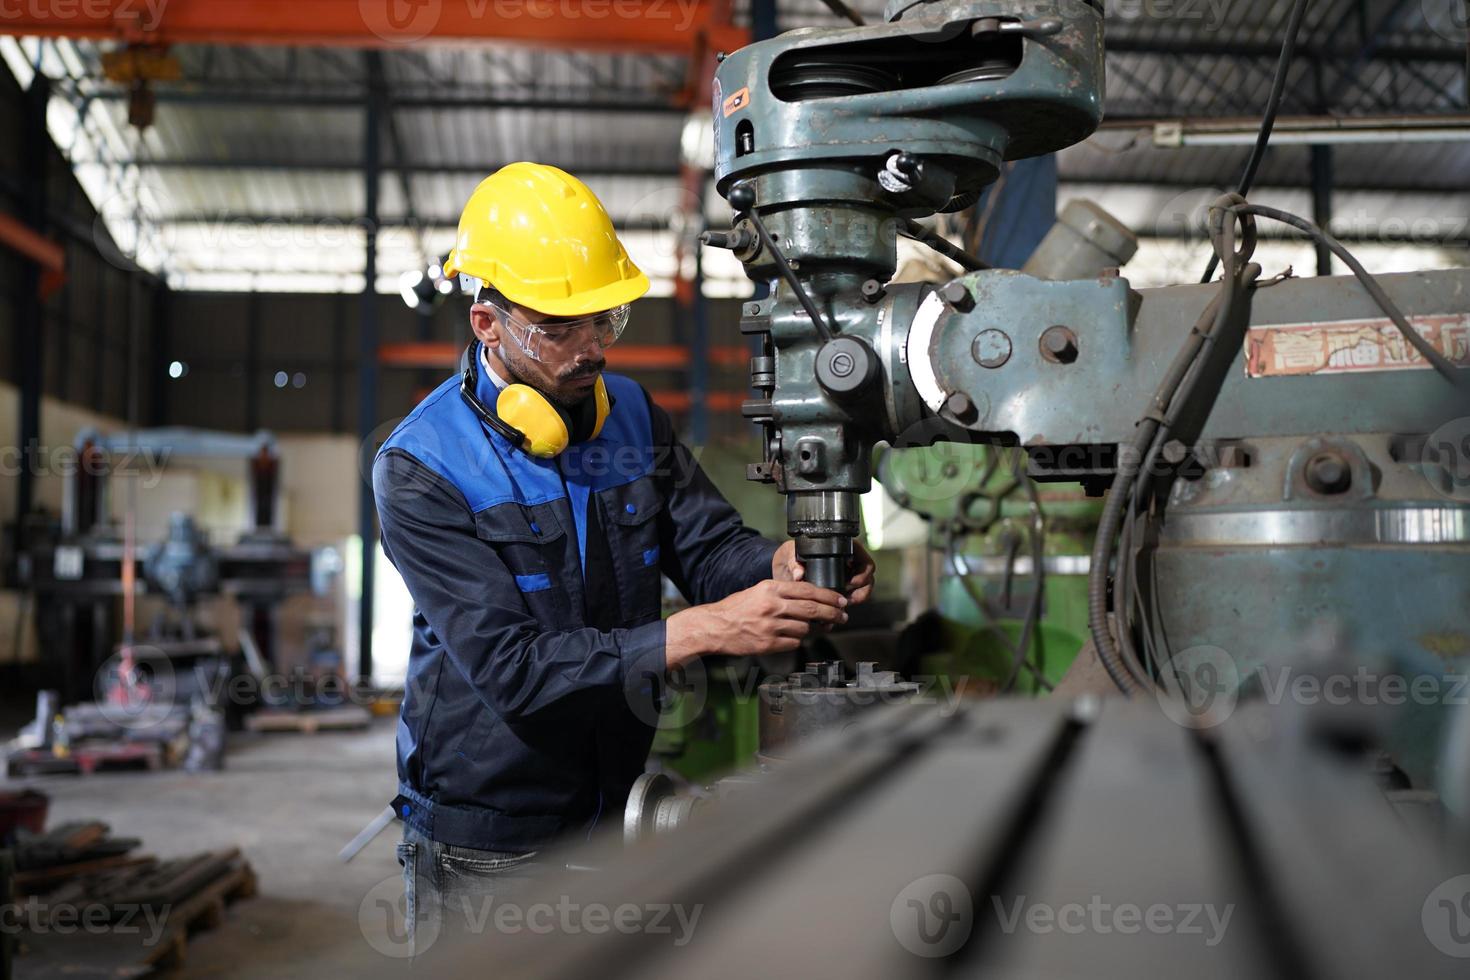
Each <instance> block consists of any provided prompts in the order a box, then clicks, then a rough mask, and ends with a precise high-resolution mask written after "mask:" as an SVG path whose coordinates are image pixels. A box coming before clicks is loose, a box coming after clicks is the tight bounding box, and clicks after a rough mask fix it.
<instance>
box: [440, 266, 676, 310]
mask: <svg viewBox="0 0 1470 980" xmlns="http://www.w3.org/2000/svg"><path fill="white" fill-rule="evenodd" d="M456 259H457V256H450V260H449V261H448V262H446V263H445V265H444V271H445V274H446V275H458V274H459V273H460V272H462V271H468V270H462V269H460V268H459V267H458V266H457V265H456V264H455V263H456ZM629 264H630V265H631V264H632V263H629ZM635 272H636V274H635V275H633V276H631V277H630V278H627V279H619V280H618V281H616V282H610V283H608V284H607V285H606V286H600V287H598V288H597V289H589V290H585V291H583V292H580V293H576V294H575V295H572V296H567V297H564V298H560V299H552V298H549V297H545V296H531V295H528V294H526V293H521V292H520V291H519V290H515V291H512V289H507V288H505V287H503V286H501V285H498V284H496V283H490V285H492V286H495V288H496V289H497V290H499V292H500V294H501V295H502V296H504V297H505V298H506V299H508V300H510V301H511V302H512V303H515V304H516V305H517V306H523V307H525V308H526V309H528V310H535V311H536V312H537V313H544V314H546V315H547V316H586V315H588V314H592V313H601V312H602V311H604V310H610V309H612V308H614V307H617V306H622V305H624V304H626V303H631V302H633V301H634V300H635V299H638V298H640V297H641V296H643V294H644V293H646V292H648V287H649V282H648V276H646V275H644V274H643V272H642V270H635ZM469 274H470V275H474V273H473V272H469ZM518 293H519V295H517V294H518Z"/></svg>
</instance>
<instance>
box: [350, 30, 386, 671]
mask: <svg viewBox="0 0 1470 980" xmlns="http://www.w3.org/2000/svg"><path fill="white" fill-rule="evenodd" d="M364 57H365V58H366V61H367V73H368V101H367V112H366V118H365V119H364V125H363V143H364V146H363V155H362V159H363V180H364V182H365V185H366V186H365V187H364V195H363V196H364V200H365V202H366V206H365V207H364V213H363V231H364V232H365V238H366V247H365V248H364V249H363V270H362V272H363V284H362V306H361V313H360V322H359V325H358V332H357V379H358V380H357V438H358V442H359V445H360V447H361V448H360V452H362V453H365V454H366V453H371V452H373V450H374V449H375V448H376V447H374V446H371V445H369V441H370V440H371V439H372V438H373V429H374V428H375V427H376V426H377V422H378V293H377V280H378V182H379V178H380V177H381V176H382V158H381V155H380V152H379V145H378V143H379V133H380V130H381V127H382V116H383V105H384V102H385V85H384V82H383V62H382V58H381V56H380V55H379V54H378V53H377V52H376V51H369V52H367V53H366V54H365V55H364ZM377 522H378V514H377V508H376V506H375V505H374V503H373V484H372V472H371V470H370V469H369V470H368V471H367V472H365V473H364V474H363V484H362V489H361V491H360V492H359V494H358V510H357V533H358V537H359V538H360V539H361V541H362V597H361V599H360V600H359V602H358V606H357V643H358V655H357V674H358V677H359V679H361V680H362V681H364V682H368V681H371V680H372V676H373V578H374V576H373V571H374V566H375V564H376V561H377V555H378V523H377Z"/></svg>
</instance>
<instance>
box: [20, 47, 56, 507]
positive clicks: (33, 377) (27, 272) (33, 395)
mask: <svg viewBox="0 0 1470 980" xmlns="http://www.w3.org/2000/svg"><path fill="white" fill-rule="evenodd" d="M50 101H51V79H49V78H47V77H46V76H45V75H44V74H42V73H41V72H36V76H35V78H34V79H33V80H32V81H31V87H30V88H29V89H27V90H26V94H25V107H24V112H23V114H22V118H21V124H20V127H19V129H20V133H19V134H18V135H19V136H20V145H21V147H22V148H23V149H22V152H23V153H24V155H25V160H24V167H25V178H24V184H23V185H22V186H24V187H25V190H26V203H25V205H24V210H23V212H22V214H23V218H24V220H25V222H26V224H27V225H29V226H30V227H31V229H32V230H34V231H36V232H38V233H39V234H42V235H44V234H45V233H46V156H47V153H48V152H49V150H50V147H51V136H50V134H49V133H48V132H47V130H46V105H47V103H49V102H50ZM16 312H17V314H18V315H17V317H16V321H15V338H14V343H13V345H12V346H13V356H14V357H15V362H14V363H15V382H16V387H18V388H19V389H20V424H19V426H18V428H17V431H16V440H17V441H16V445H17V446H19V447H20V452H21V459H22V461H23V464H22V465H21V467H20V474H19V483H18V485H17V487H16V495H15V519H16V526H17V527H18V528H19V527H23V526H24V520H25V517H26V515H27V514H29V513H30V512H31V508H32V507H33V506H34V503H35V483H36V474H35V472H34V471H33V470H32V468H31V455H30V453H31V447H32V446H37V445H39V443H40V441H41V387H42V385H43V384H44V383H45V350H46V337H45V329H46V309H45V307H44V305H43V304H42V302H41V267H40V265H38V264H37V263H36V262H34V261H30V260H25V261H23V262H22V272H21V277H20V299H19V302H18V303H17V310H16Z"/></svg>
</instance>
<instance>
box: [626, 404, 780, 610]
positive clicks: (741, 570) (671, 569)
mask: <svg viewBox="0 0 1470 980" xmlns="http://www.w3.org/2000/svg"><path fill="white" fill-rule="evenodd" d="M645 395H646V393H645ZM648 410H649V413H650V415H651V416H652V418H653V443H654V451H655V454H654V472H655V474H656V475H657V478H658V480H659V484H660V486H659V489H660V490H661V491H662V493H663V497H664V501H665V504H664V511H663V513H662V514H661V515H660V516H659V520H660V522H661V524H660V527H659V539H660V540H659V550H660V554H661V555H662V556H663V557H662V560H661V561H660V562H659V565H660V570H661V571H662V572H663V573H664V574H665V575H667V576H668V577H669V580H670V581H672V582H673V583H674V584H675V585H676V586H678V588H679V591H680V592H682V593H684V596H685V598H687V599H688V600H689V601H690V602H692V603H694V604H695V605H701V604H703V603H706V602H718V601H719V600H721V599H723V598H725V597H726V596H728V595H730V594H731V593H734V592H739V591H741V590H742V589H748V588H750V587H751V586H753V585H755V584H756V583H757V582H760V581H763V580H765V579H768V578H770V577H771V557H772V556H773V555H774V554H775V553H776V549H777V548H778V547H780V545H778V544H777V543H776V542H775V541H772V540H770V539H769V538H764V537H762V536H761V535H760V534H759V533H757V532H756V531H755V530H754V529H753V528H749V527H746V526H745V524H744V523H742V522H741V520H740V515H739V513H737V512H736V510H735V508H734V507H731V506H730V502H729V501H728V500H726V499H725V498H724V495H722V494H721V493H720V491H719V490H718V489H716V487H715V485H714V483H712V482H711V481H710V478H709V477H708V476H707V475H706V474H705V472H704V470H703V469H701V468H700V466H699V463H698V462H696V461H695V459H694V455H693V454H692V453H691V452H690V451H689V448H688V447H687V446H685V445H684V444H683V443H682V442H680V441H679V439H678V437H677V436H675V435H674V426H673V423H672V422H671V421H670V420H669V416H668V413H667V412H665V411H664V410H663V409H661V408H659V407H658V406H657V405H655V404H653V401H652V400H651V399H650V400H649V403H648Z"/></svg>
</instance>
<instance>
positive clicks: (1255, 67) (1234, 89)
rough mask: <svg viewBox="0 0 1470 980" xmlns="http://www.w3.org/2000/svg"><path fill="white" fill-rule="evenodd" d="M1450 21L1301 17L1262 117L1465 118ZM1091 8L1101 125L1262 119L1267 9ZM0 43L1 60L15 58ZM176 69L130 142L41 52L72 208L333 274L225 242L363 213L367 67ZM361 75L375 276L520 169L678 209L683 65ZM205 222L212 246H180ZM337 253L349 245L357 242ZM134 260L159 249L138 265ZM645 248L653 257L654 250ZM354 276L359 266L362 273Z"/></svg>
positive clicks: (1150, 162)
mask: <svg viewBox="0 0 1470 980" xmlns="http://www.w3.org/2000/svg"><path fill="white" fill-rule="evenodd" d="M1453 3H1454V0H1422V2H1407V3H1406V2H1404V0H1317V2H1316V3H1314V4H1313V5H1312V7H1311V8H1309V13H1308V17H1307V19H1306V21H1305V26H1304V29H1303V31H1302V35H1301V38H1300V42H1299V53H1298V59H1297V61H1296V63H1295V64H1294V67H1293V71H1292V74H1291V84H1290V85H1289V86H1288V97H1287V100H1286V102H1285V105H1284V108H1283V111H1284V112H1286V113H1296V114H1320V113H1339V114H1368V113H1384V112H1389V111H1412V112H1421V113H1432V112H1442V111H1458V112H1464V111H1465V102H1466V85H1465V67H1464V44H1465V39H1466V37H1465V36H1466V30H1465V28H1464V26H1463V24H1459V25H1457V24H1455V23H1454V22H1453V21H1452V20H1451V19H1449V10H1450V7H1451V5H1452V4H1453ZM779 6H780V21H781V26H782V27H784V28H790V27H797V26H804V25H828V26H831V25H837V24H839V23H840V20H839V19H838V18H837V17H836V16H835V15H834V14H833V13H832V12H831V11H830V10H829V9H828V8H827V7H826V6H825V5H824V4H823V3H822V2H821V0H780V4H779ZM852 6H853V7H854V8H855V9H857V10H858V11H860V12H861V13H862V14H863V15H864V16H865V17H867V18H868V19H869V21H870V22H871V21H877V20H879V19H881V15H882V9H883V0H858V2H856V3H853V4H852ZM1106 7H1107V15H1108V19H1107V32H1108V33H1107V36H1108V45H1109V49H1108V56H1107V65H1106V69H1107V97H1106V105H1107V109H1108V114H1109V118H1110V120H1118V119H1123V118H1125V117H1126V118H1140V117H1166V118H1176V117H1221V116H1231V117H1242V118H1247V119H1248V118H1251V117H1254V115H1255V114H1256V113H1258V112H1259V111H1260V109H1261V107H1262V105H1263V104H1264V102H1265V99H1266V93H1267V90H1268V88H1269V85H1270V81H1271V75H1272V71H1273V68H1274V65H1275V61H1276V51H1277V48H1278V46H1279V44H1280V40H1281V32H1282V28H1283V24H1284V22H1285V20H1286V17H1287V13H1288V10H1289V9H1290V3H1289V2H1288V0H1233V2H1229V3H1228V4H1227V3H1226V0H1114V2H1112V3H1107V4H1106ZM1441 7H1443V8H1444V10H1443V12H1441V10H1440V8H1441ZM735 11H736V13H735V16H736V19H737V21H739V22H748V18H749V0H738V2H737V3H736V6H735ZM0 43H3V44H5V45H9V46H10V47H11V48H14V46H15V45H16V42H15V41H14V40H12V39H5V40H4V41H3V42H0ZM176 53H177V54H178V56H179V58H180V60H181V63H182V67H183V72H184V76H185V81H184V82H183V83H180V84H176V85H168V86H160V93H161V95H160V101H159V105H158V109H157V114H156V120H155V123H154V125H153V127H152V128H151V129H149V130H148V131H147V132H146V134H145V135H144V136H143V137H142V138H141V139H140V138H139V137H138V136H137V134H136V133H135V132H133V131H132V130H130V128H129V127H128V126H127V123H126V103H125V101H124V100H122V99H121V98H120V94H119V93H118V92H117V91H116V89H115V88H114V87H112V86H109V85H107V84H106V83H104V82H102V81H101V80H100V79H101V70H100V63H99V48H98V46H97V45H94V44H88V43H75V44H74V43H71V42H58V43H56V44H55V45H54V46H51V45H48V48H47V49H46V50H45V51H44V52H43V54H44V57H43V67H44V70H46V71H47V73H48V74H51V75H53V76H60V77H62V78H63V81H62V83H61V84H60V86H59V87H60V89H61V90H62V91H63V93H66V95H67V97H68V98H69V99H70V100H71V102H72V104H73V105H74V106H79V107H82V112H81V114H80V116H79V115H78V113H77V112H76V110H75V109H72V110H71V114H70V116H68V112H67V107H66V106H65V105H62V106H61V107H60V108H57V107H53V112H52V117H53V127H52V128H53V132H54V133H56V134H57V136H58V141H59V142H60V143H61V144H62V145H63V147H65V148H69V149H70V151H71V153H72V157H73V159H74V160H75V161H77V167H78V173H79V175H80V176H81V178H82V181H83V184H84V186H86V187H87V188H88V189H89V193H91V194H92V195H93V196H94V199H96V200H98V201H99V203H104V204H106V205H108V206H107V207H104V208H103V210H104V213H105V214H108V215H110V216H114V217H112V218H110V219H109V220H116V221H117V222H119V223H120V225H126V224H128V223H129V222H131V223H133V224H138V222H139V219H140V218H141V219H142V221H143V222H144V223H148V222H152V223H153V224H155V225H159V226H168V225H172V224H183V225H185V226H186V227H185V228H184V229H183V230H182V231H180V232H179V233H177V234H175V233H173V232H172V231H171V230H169V229H164V230H160V229H159V228H157V227H155V228H152V229H142V230H141V231H140V230H139V228H132V229H129V228H126V227H119V228H116V229H113V230H114V234H115V237H117V238H118V239H119V241H120V242H128V241H133V242H135V243H136V244H137V245H138V247H142V248H145V252H146V253H147V254H143V255H140V256H139V259H140V261H142V262H143V263H144V264H145V265H150V264H151V266H152V267H154V268H161V269H163V270H164V271H165V272H167V273H168V274H170V275H171V276H173V278H174V279H175V281H177V282H181V283H183V282H190V281H194V282H197V281H199V280H198V279H197V278H194V279H191V278H190V273H189V270H196V269H202V268H208V269H211V270H216V271H218V270H224V269H229V268H231V267H233V268H243V269H259V270H262V271H267V270H268V271H271V272H272V273H279V272H280V271H281V269H282V267H290V268H297V269H307V268H310V263H312V262H317V261H322V262H326V264H328V265H331V266H332V268H333V269H336V266H337V264H338V263H337V260H336V259H335V258H334V259H332V260H331V261H330V262H327V261H326V260H321V259H319V258H317V257H318V256H320V255H321V254H322V250H321V248H320V247H319V246H318V245H316V244H314V243H310V242H308V243H303V242H300V241H295V242H293V241H288V242H286V243H285V244H278V245H277V246H275V247H268V246H259V245H254V246H251V245H248V244H247V245H242V246H239V247H236V246H235V245H234V244H232V243H236V242H246V243H249V242H250V241H251V240H252V235H251V234H247V232H246V227H247V226H248V225H250V224H252V223H260V221H261V219H268V220H265V221H264V223H265V224H266V225H269V226H272V227H271V228H266V229H263V230H262V231H261V233H260V234H257V235H254V236H253V237H254V239H255V240H257V241H260V240H265V239H266V238H267V237H268V236H267V235H266V234H265V232H270V231H275V232H279V230H280V228H281V227H283V226H285V225H287V224H289V223H291V222H297V223H302V224H319V225H321V226H322V227H323V229H324V234H326V235H327V236H328V237H330V236H331V234H333V233H334V232H335V231H336V230H337V229H339V228H344V227H347V226H349V225H353V223H354V219H355V217H356V216H358V215H360V214H361V213H362V210H363V207H364V202H365V191H364V187H363V181H362V180H361V177H360V175H359V174H358V172H357V171H355V170H354V169H353V168H354V167H355V166H356V163H357V161H359V160H360V159H361V157H362V155H363V147H362V143H363V138H364V113H363V110H362V103H363V99H364V98H365V95H366V92H367V84H368V81H367V80H368V71H367V68H366V64H367V58H368V57H369V56H367V55H365V54H364V53H363V52H360V51H353V50H345V49H331V50H328V49H299V48H297V49H293V48H231V47H191V46H184V47H180V48H178V49H177V52H176ZM373 57H378V58H380V59H381V65H382V75H383V80H384V85H385V87H386V90H387V94H388V97H389V98H390V100H392V102H393V103H394V104H395V106H396V108H394V109H393V110H392V111H391V113H390V118H391V123H392V125H391V127H385V130H387V131H385V132H384V134H383V140H382V146H381V149H380V153H381V157H382V159H383V160H384V161H385V162H386V163H389V164H403V165H405V166H406V168H407V169H406V170H404V171H403V172H396V171H394V172H389V173H387V174H385V176H384V179H383V181H382V183H381V186H380V198H381V200H380V213H381V216H382V220H383V222H384V223H385V224H386V225H388V226H393V225H396V224H401V223H403V222H405V221H406V220H408V219H409V217H410V216H413V217H415V218H417V219H418V220H419V221H420V222H422V223H427V224H429V225H431V226H433V227H431V229H430V230H429V231H427V232H423V233H413V234H405V235H404V236H403V241H402V244H401V245H400V244H399V243H398V242H396V241H395V243H393V244H392V245H390V246H388V247H385V248H381V249H380V252H381V255H382V259H383V263H384V266H383V267H384V268H385V269H390V268H392V266H391V264H390V263H392V262H398V261H402V262H406V263H408V264H410V265H412V264H415V263H417V262H418V261H419V258H418V255H417V253H418V252H419V251H420V250H421V248H422V249H438V248H441V247H442V244H443V243H446V238H447V236H448V234H449V233H450V229H448V228H446V227H443V226H444V225H446V224H449V223H452V221H453V219H454V216H455V215H456V214H457V213H458V210H459V208H460V206H461V204H462V202H463V200H464V199H465V197H467V196H468V194H469V192H470V191H471V190H472V189H473V187H474V185H475V183H476V181H477V180H478V179H479V178H480V177H482V176H483V175H484V174H485V173H487V172H488V171H489V170H491V169H493V168H494V167H496V166H498V165H500V164H503V163H507V162H511V161H513V160H518V159H534V160H541V161H544V162H548V163H555V164H557V165H560V166H564V167H566V168H567V169H569V170H573V171H575V172H578V173H579V174H581V175H583V176H584V177H585V178H586V179H587V181H588V183H589V184H590V185H591V186H592V187H593V189H594V190H595V191H596V192H597V193H598V194H599V196H601V197H602V198H603V199H604V202H605V203H606V204H607V206H608V209H609V211H610V212H611V213H612V214H613V215H614V218H615V220H618V221H619V222H623V223H629V224H632V225H635V226H638V227H644V226H648V225H657V224H660V223H667V221H668V219H669V217H670V216H671V215H675V214H677V213H678V211H679V209H680V203H681V201H682V198H683V192H682V191H681V189H680V187H679V184H678V180H677V168H678V161H679V142H680V134H681V130H682V128H683V126H684V123H685V119H684V116H683V114H682V113H681V112H679V111H677V110H671V108H670V100H671V96H672V95H673V94H674V93H676V92H677V91H678V90H679V89H680V88H681V86H682V84H683V82H684V79H685V72H686V64H685V59H684V58H682V57H680V56H678V55H658V56H649V55H634V54H609V53H585V52H569V51H553V50H546V49H537V48H531V47H525V46H513V45H505V44H498V45H484V46H476V47H462V46H461V47H428V48H421V49H399V50H392V51H384V52H381V53H380V54H378V55H375V56H373ZM1247 153H1248V148H1247V147H1245V146H1228V147H1199V146H1188V147H1183V148H1177V149H1166V148H1160V147H1156V146H1154V145H1152V142H1151V137H1150V133H1149V131H1148V130H1146V129H1140V130H1138V131H1124V130H1110V131H1106V132H1102V133H1099V134H1098V135H1096V136H1095V137H1094V138H1093V139H1091V140H1089V141H1087V142H1086V143H1084V144H1081V145H1079V146H1077V147H1073V148H1070V149H1068V150H1066V151H1063V153H1062V154H1061V155H1060V158H1059V171H1060V174H1061V178H1062V180H1063V182H1064V183H1068V182H1075V183H1076V184H1077V185H1078V186H1079V187H1080V188H1082V189H1083V190H1089V189H1091V188H1096V187H1098V186H1099V185H1109V184H1120V185H1125V186H1135V185H1142V184H1157V185H1159V186H1161V187H1166V188H1185V189H1187V188H1190V187H1224V186H1227V185H1230V184H1233V182H1234V181H1235V179H1236V178H1237V176H1238V174H1239V173H1240V170H1241V167H1242V166H1243V163H1244V160H1245V157H1246V154H1247ZM1308 153H1309V151H1308V149H1307V148H1306V147H1301V146H1277V147H1273V148H1272V149H1271V151H1270V152H1269V153H1268V155H1267V157H1266V159H1265V161H1264V164H1263V166H1262V168H1261V173H1260V177H1259V178H1258V181H1257V185H1258V186H1260V187H1271V186H1286V187H1304V186H1306V185H1307V183H1308V179H1309V163H1308ZM119 161H133V162H134V163H136V164H141V166H126V165H123V164H122V163H120V162H119ZM243 164H249V165H250V166H243ZM1334 171H1335V177H1336V182H1337V184H1338V185H1339V186H1340V187H1346V188H1377V189H1381V190H1385V191H1414V190H1424V191H1443V192H1447V193H1448V192H1457V191H1462V190H1463V189H1464V186H1465V184H1466V177H1465V175H1466V174H1467V173H1470V143H1463V142H1462V143H1420V144H1399V145H1386V146H1384V145H1371V146H1370V145H1354V146H1339V147H1337V148H1336V150H1335V152H1334ZM405 189H406V190H407V196H405ZM1383 200H1384V201H1385V203H1384V205H1383V206H1384V207H1385V208H1389V207H1391V204H1390V203H1387V202H1389V200H1390V199H1387V198H1385V199H1383ZM140 201H141V204H140V203H139V202H140ZM705 210H706V213H708V214H709V215H711V216H712V217H713V218H714V219H715V220H717V221H718V220H723V219H724V217H725V216H726V210H725V208H724V206H723V204H722V203H721V202H719V201H718V199H715V198H711V199H710V200H708V201H706V202H705ZM1383 216H1384V217H1392V213H1391V212H1390V211H1385V213H1384V215H1383ZM211 227H212V228H213V229H214V231H213V232H212V233H206V232H205V231H201V229H208V228H211ZM225 232H228V233H225ZM351 234H355V235H357V236H358V238H357V239H356V240H358V241H360V238H361V232H360V229H356V228H354V229H353V230H352V231H351ZM277 237H280V236H279V235H277ZM287 237H289V236H287ZM339 237H340V236H339ZM349 237H350V236H349ZM665 239H668V236H667V235H665ZM148 242H153V243H155V244H156V243H160V242H162V243H168V244H169V247H167V248H164V247H163V246H162V245H158V247H156V248H151V249H150V248H149V247H147V243H148ZM420 243H422V246H420ZM338 244H339V248H340V249H341V250H342V251H343V252H344V253H346V252H351V250H352V248H353V247H354V245H353V244H352V241H349V240H344V241H342V242H339V243H338ZM124 247H126V246H124ZM355 247H358V248H360V245H358V246H355ZM252 248H253V249H255V250H252ZM657 248H658V249H660V250H662V251H666V252H669V253H670V254H672V248H671V247H670V246H669V245H667V244H664V245H659V246H657ZM353 261H356V262H358V263H359V265H360V257H359V258H356V259H353ZM232 264H233V265H232ZM351 267H352V263H351V262H348V261H346V260H343V263H342V270H338V271H340V272H341V275H340V276H338V277H337V278H336V279H335V280H334V279H332V277H326V278H325V279H324V280H323V282H324V283H327V284H328V285H329V286H330V285H331V284H332V283H333V282H335V283H336V284H337V285H339V286H341V288H351V287H349V286H347V285H346V284H347V283H348V282H349V281H350V280H349V278H347V277H348V276H349V272H350V269H351ZM715 267H716V268H717V269H718V268H720V266H719V265H718V262H717V263H716V265H715Z"/></svg>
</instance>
